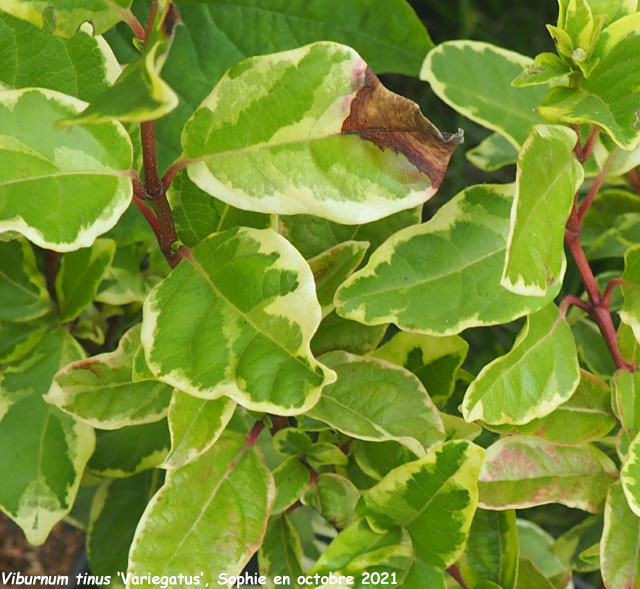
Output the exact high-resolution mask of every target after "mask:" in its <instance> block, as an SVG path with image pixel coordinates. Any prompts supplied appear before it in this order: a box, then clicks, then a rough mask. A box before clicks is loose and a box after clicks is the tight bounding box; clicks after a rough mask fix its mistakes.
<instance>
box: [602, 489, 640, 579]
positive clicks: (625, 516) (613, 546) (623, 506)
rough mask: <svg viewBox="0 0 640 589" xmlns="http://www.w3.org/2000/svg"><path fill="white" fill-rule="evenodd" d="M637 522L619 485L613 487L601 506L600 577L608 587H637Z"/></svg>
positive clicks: (639, 529)
mask: <svg viewBox="0 0 640 589" xmlns="http://www.w3.org/2000/svg"><path fill="white" fill-rule="evenodd" d="M639 534H640V519H638V517H637V516H636V514H635V513H633V511H631V509H629V505H628V503H627V499H626V498H625V496H624V492H623V490H622V486H621V485H619V484H617V483H616V484H615V485H612V486H611V488H610V489H609V494H608V495H607V502H606V504H605V506H604V530H603V532H602V543H601V544H600V566H601V570H602V578H603V579H604V583H605V584H606V586H608V587H629V588H630V589H633V588H635V587H638V586H639V585H640V570H639V569H640V546H639V545H638V535H639Z"/></svg>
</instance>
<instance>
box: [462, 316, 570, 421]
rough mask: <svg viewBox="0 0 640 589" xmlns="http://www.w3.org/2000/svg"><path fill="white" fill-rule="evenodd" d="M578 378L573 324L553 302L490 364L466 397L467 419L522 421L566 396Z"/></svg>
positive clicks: (464, 412)
mask: <svg viewBox="0 0 640 589" xmlns="http://www.w3.org/2000/svg"><path fill="white" fill-rule="evenodd" d="M579 382H580V368H579V365H578V355H577V352H576V345H575V341H574V339H573V334H572V333H571V328H570V327H569V324H568V323H567V322H566V320H565V319H564V318H563V317H561V316H560V315H559V312H558V308H557V307H556V306H555V305H554V304H549V305H547V306H546V307H545V308H544V309H541V310H540V311H538V312H537V313H534V314H533V315H530V316H529V317H527V322H526V323H525V326H524V327H523V328H522V331H521V332H520V333H519V334H518V337H517V339H516V341H515V343H514V344H513V347H512V348H511V350H510V351H509V352H508V353H507V354H505V355H504V356H501V357H499V358H496V359H495V360H494V361H493V362H491V363H489V364H487V365H486V366H485V367H484V368H483V369H482V370H481V371H480V373H479V374H478V376H477V377H476V379H475V380H474V381H473V382H472V383H471V385H470V386H469V388H468V389H467V392H466V394H465V397H464V401H463V402H462V408H461V410H462V415H463V417H464V418H465V419H466V420H467V421H475V420H476V419H480V420H482V421H484V422H486V423H488V424H496V425H500V424H503V423H511V424H516V425H517V424H524V423H527V422H529V421H531V420H532V419H535V418H537V417H544V416H545V415H548V414H549V413H551V412H552V411H553V410H554V409H556V408H557V407H559V406H560V405H562V403H564V402H565V401H567V400H568V399H569V398H570V397H571V395H572V394H573V392H574V391H575V390H576V387H577V386H578V383H579Z"/></svg>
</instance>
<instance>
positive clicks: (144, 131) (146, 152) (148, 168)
mask: <svg viewBox="0 0 640 589" xmlns="http://www.w3.org/2000/svg"><path fill="white" fill-rule="evenodd" d="M140 138H141V140H142V163H143V166H144V184H145V186H146V188H147V198H149V199H153V198H160V197H161V196H162V195H163V194H164V187H163V186H162V182H160V178H159V177H158V159H157V155H156V132H155V125H154V122H153V121H144V122H143V123H140Z"/></svg>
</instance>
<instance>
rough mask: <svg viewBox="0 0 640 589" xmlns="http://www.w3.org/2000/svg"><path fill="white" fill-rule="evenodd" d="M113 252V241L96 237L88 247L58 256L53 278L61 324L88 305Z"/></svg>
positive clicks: (75, 316)
mask: <svg viewBox="0 0 640 589" xmlns="http://www.w3.org/2000/svg"><path fill="white" fill-rule="evenodd" d="M115 253H116V242H115V241H113V240H112V239H96V240H95V241H94V242H93V245H92V246H91V247H86V248H81V249H78V250H74V251H72V252H68V253H66V254H65V255H64V256H62V261H61V262H60V269H59V270H58V273H57V274H56V280H55V289H56V295H57V297H58V306H59V309H60V321H61V322H62V323H68V322H69V321H72V320H74V319H76V318H77V317H79V316H80V314H81V313H82V311H84V309H85V308H86V307H88V306H89V304H90V303H91V301H92V300H93V299H94V297H95V295H96V293H97V292H98V286H100V283H101V282H102V279H103V277H104V275H105V274H106V273H107V270H108V269H109V268H110V266H111V263H112V262H113V257H114V255H115Z"/></svg>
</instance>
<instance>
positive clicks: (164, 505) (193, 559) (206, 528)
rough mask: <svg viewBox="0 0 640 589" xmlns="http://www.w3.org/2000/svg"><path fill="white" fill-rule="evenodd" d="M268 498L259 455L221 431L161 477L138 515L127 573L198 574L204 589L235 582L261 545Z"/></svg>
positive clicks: (271, 491)
mask: <svg viewBox="0 0 640 589" xmlns="http://www.w3.org/2000/svg"><path fill="white" fill-rule="evenodd" d="M203 479H204V480H206V481H207V484H206V485H203V484H201V482H202V480H203ZM274 495H275V486H274V483H273V478H272V476H271V473H270V472H269V470H268V469H267V467H266V466H265V464H264V461H263V458H262V455H261V452H260V450H259V449H258V448H257V447H256V445H255V444H252V445H249V444H246V437H245V436H243V435H241V434H237V433H232V432H225V433H224V434H223V435H222V436H221V437H220V439H219V440H218V441H217V442H216V444H215V445H214V446H213V447H212V448H210V449H209V450H208V451H207V452H205V453H204V454H203V455H202V456H200V457H199V458H197V459H196V460H194V461H193V462H190V463H189V464H187V465H185V466H183V467H182V468H177V469H175V470H169V471H168V472H167V478H166V480H165V483H164V486H163V487H162V488H161V489H160V491H158V492H157V493H156V494H155V495H154V497H153V499H151V501H150V502H149V504H148V506H147V509H146V510H145V512H144V514H143V515H142V519H141V520H140V524H139V526H138V528H137V530H136V535H135V537H134V540H133V543H132V545H131V552H130V553H129V568H128V571H127V572H129V573H132V574H133V575H143V574H145V573H147V572H149V571H153V572H154V574H157V575H178V574H183V575H199V574H201V572H202V575H203V576H202V577H201V582H202V583H203V584H205V583H207V582H208V583H210V584H214V582H215V581H217V579H218V575H220V574H221V573H226V574H228V575H239V574H240V572H241V571H242V570H243V569H244V567H245V566H246V564H247V563H248V562H249V559H250V558H251V556H252V555H253V553H254V552H256V550H258V548H259V547H260V545H261V543H262V540H263V538H264V534H265V531H266V528H267V520H268V518H269V511H270V509H271V504H272V503H273V498H274ZM203 538H206V542H203ZM127 587H129V588H131V587H134V585H132V584H131V582H130V583H129V584H128V585H127Z"/></svg>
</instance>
